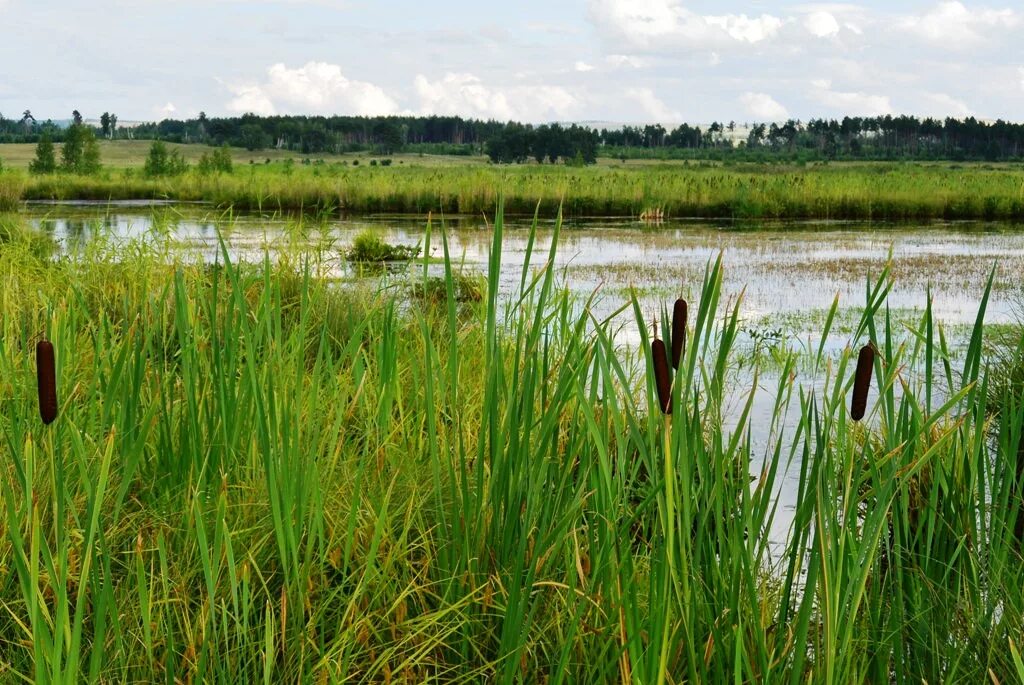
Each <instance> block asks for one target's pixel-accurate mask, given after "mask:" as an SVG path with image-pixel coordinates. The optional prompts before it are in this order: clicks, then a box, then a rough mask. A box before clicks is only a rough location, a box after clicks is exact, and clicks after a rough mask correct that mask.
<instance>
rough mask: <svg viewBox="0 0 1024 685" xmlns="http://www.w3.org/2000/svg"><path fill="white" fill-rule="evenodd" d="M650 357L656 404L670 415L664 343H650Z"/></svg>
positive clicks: (670, 389)
mask: <svg viewBox="0 0 1024 685" xmlns="http://www.w3.org/2000/svg"><path fill="white" fill-rule="evenodd" d="M651 356H652V357H653V358H654V381H655V383H656V384H657V386H658V402H659V403H660V404H661V411H662V412H663V413H665V414H671V413H672V379H671V377H670V376H669V372H668V353H667V352H666V351H665V341H664V340H655V341H654V342H652V343H651Z"/></svg>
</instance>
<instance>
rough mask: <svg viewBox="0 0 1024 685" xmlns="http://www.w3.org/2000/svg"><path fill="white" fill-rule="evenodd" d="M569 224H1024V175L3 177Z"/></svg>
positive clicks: (227, 200)
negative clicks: (576, 219) (497, 211)
mask: <svg viewBox="0 0 1024 685" xmlns="http://www.w3.org/2000/svg"><path fill="white" fill-rule="evenodd" d="M499 196H503V197H504V200H505V206H506V210H507V212H508V213H510V214H512V213H515V214H528V215H532V214H533V212H534V210H535V209H536V208H537V203H538V200H539V201H540V212H541V215H542V216H548V217H551V216H554V215H555V214H556V213H557V212H558V209H559V207H560V206H561V207H562V208H563V210H564V212H565V213H566V214H567V215H570V216H583V215H587V216H608V217H639V216H641V215H644V214H646V215H650V216H663V217H675V218H685V217H707V218H753V219H756V218H764V219H769V218H774V219H859V220H872V221H874V220H911V219H918V220H925V219H1001V220H1024V170H1022V169H1020V168H1013V167H1000V168H994V167H983V166H977V165H974V166H959V165H952V164H950V165H922V164H862V165H835V166H828V165H826V166H813V167H807V168H795V167H775V166H745V167H742V168H731V167H722V166H711V165H690V166H687V165H658V166H647V167H623V168H615V167H608V166H601V167H587V168H571V167H564V166H538V165H525V166H490V165H488V166H484V165H480V166H470V165H467V166H459V167H456V166H434V167H427V166H414V165H407V166H394V165H393V166H387V167H383V166H373V167H371V166H358V167H353V166H348V165H342V164H338V163H335V164H319V165H318V164H311V165H308V166H305V165H295V166H291V165H282V164H277V163H275V164H270V165H250V166H248V167H240V168H236V170H235V171H234V172H233V173H231V174H219V175H218V174H214V175H201V174H199V173H197V172H194V171H193V172H189V173H186V174H184V175H182V176H178V177H174V178H161V179H149V178H145V177H143V176H141V174H140V172H139V171H138V170H132V169H125V170H107V171H105V172H102V173H101V174H100V175H98V176H95V177H77V176H64V175H55V176H29V175H27V174H25V173H24V172H21V171H9V172H7V173H5V174H0V210H3V209H5V208H6V209H12V208H14V207H16V206H17V205H18V204H19V203H20V202H22V201H25V200H99V201H105V200H143V199H161V200H167V199H170V200H179V201H201V202H207V203H210V204H212V205H213V206H216V207H220V208H227V207H233V208H235V209H238V210H260V211H310V212H320V213H330V214H333V213H338V212H357V213H365V212H400V213H425V212H428V211H435V212H445V213H470V214H473V213H477V214H479V213H481V212H490V211H491V210H492V209H493V207H494V205H495V202H496V201H497V199H498V197H499Z"/></svg>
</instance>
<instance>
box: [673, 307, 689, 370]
mask: <svg viewBox="0 0 1024 685" xmlns="http://www.w3.org/2000/svg"><path fill="white" fill-rule="evenodd" d="M684 354H686V300H684V299H683V298H679V299H678V300H676V304H675V306H674V307H673V308H672V368H673V369H676V370H677V371H678V370H679V362H680V360H681V359H682V358H683V355H684Z"/></svg>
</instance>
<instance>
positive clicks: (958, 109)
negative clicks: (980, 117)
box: [919, 93, 976, 118]
mask: <svg viewBox="0 0 1024 685" xmlns="http://www.w3.org/2000/svg"><path fill="white" fill-rule="evenodd" d="M921 103H922V105H921V106H922V108H921V109H919V113H920V114H922V115H925V116H934V117H940V118H942V117H958V118H963V117H972V116H976V115H975V112H974V110H972V109H971V108H970V107H969V106H968V105H967V103H965V102H964V101H963V100H958V99H956V98H954V97H952V96H951V95H947V94H946V93H923V94H922V96H921Z"/></svg>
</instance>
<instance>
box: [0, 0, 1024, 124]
mask: <svg viewBox="0 0 1024 685" xmlns="http://www.w3.org/2000/svg"><path fill="white" fill-rule="evenodd" d="M1020 36H1024V6H1022V4H1021V2H1020V0H993V2H991V3H987V2H974V1H973V0H922V1H920V2H919V1H917V0H912V1H909V2H878V1H877V0H874V1H870V2H868V1H865V2H859V3H815V2H807V3H779V2H737V1H723V2H707V1H698V0H572V1H570V2H558V1H548V2H541V1H537V0H525V1H520V2H516V3H508V2H502V3H499V4H495V5H493V6H488V5H485V4H480V3H472V2H467V1H465V0H433V1H432V2H426V1H419V2H410V1H407V0H402V1H398V2H365V1H360V0H341V1H340V2H339V1H335V0H248V1H245V0H204V1H200V0H176V1H175V2H158V1H157V0H94V1H93V2H88V3H87V2H82V1H80V0H46V1H45V2H41V1H40V0H0V64H3V65H4V66H3V68H2V70H0V112H2V113H3V114H4V115H6V116H8V117H12V116H20V114H21V112H22V111H23V110H24V109H26V108H29V109H31V110H32V111H33V113H35V114H36V116H37V117H54V118H66V117H67V116H68V115H69V113H70V111H71V110H72V109H79V110H80V111H82V113H83V114H85V115H86V116H87V117H92V118H95V117H97V116H98V115H99V113H101V112H103V111H113V112H116V113H117V114H118V115H119V116H120V118H121V119H122V120H129V119H147V120H148V119H159V118H162V117H164V116H174V117H187V116H194V115H195V114H197V113H198V112H199V111H201V110H202V111H206V112H207V113H208V114H211V115H216V114H231V113H240V112H244V111H255V112H258V113H282V114H283V113H351V114H387V113H417V114H427V113H453V114H462V115H465V116H477V117H488V118H489V117H494V118H498V119H509V118H515V119H521V120H527V121H537V122H539V121H550V120H562V121H569V120H572V121H584V120H599V121H624V122H646V121H660V122H663V123H673V122H680V121H690V122H708V121H711V120H713V119H715V120H736V121H738V122H743V121H752V120H758V121H761V120H779V119H784V118H786V117H794V118H800V119H807V118H809V117H812V116H841V115H843V114H862V115H874V114H884V113H893V114H896V113H911V114H918V115H929V116H946V115H950V116H966V115H974V116H979V117H983V118H1007V119H1014V120H1019V119H1021V118H1024V116H1022V114H1021V113H1022V112H1024V48H1022V47H1021V46H1020V45H1019V43H1020V40H1019V38H1020Z"/></svg>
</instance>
